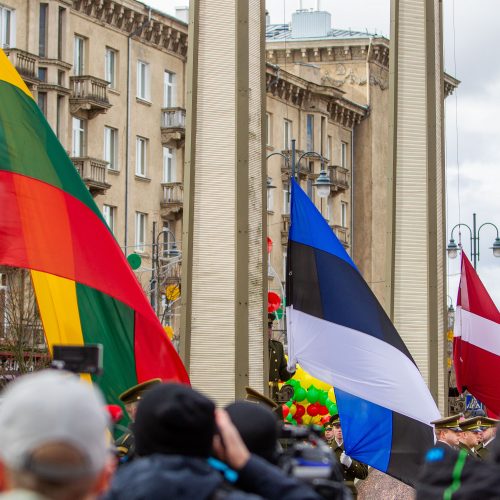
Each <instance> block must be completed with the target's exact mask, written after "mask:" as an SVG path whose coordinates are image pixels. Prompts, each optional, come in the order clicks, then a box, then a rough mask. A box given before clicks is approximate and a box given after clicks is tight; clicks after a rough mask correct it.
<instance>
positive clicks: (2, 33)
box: [0, 5, 16, 49]
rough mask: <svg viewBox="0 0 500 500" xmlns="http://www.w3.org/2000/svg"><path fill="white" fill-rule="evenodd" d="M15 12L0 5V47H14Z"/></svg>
mask: <svg viewBox="0 0 500 500" xmlns="http://www.w3.org/2000/svg"><path fill="white" fill-rule="evenodd" d="M15 31H16V29H15V12H14V11H13V10H11V9H7V7H2V6H1V5H0V48H4V49H8V48H9V47H15V46H16V42H15Z"/></svg>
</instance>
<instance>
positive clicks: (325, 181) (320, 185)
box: [313, 170, 332, 198]
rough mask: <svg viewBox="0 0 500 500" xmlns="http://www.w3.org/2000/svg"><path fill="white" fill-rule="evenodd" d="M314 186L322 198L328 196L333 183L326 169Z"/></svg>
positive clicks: (322, 171)
mask: <svg viewBox="0 0 500 500" xmlns="http://www.w3.org/2000/svg"><path fill="white" fill-rule="evenodd" d="M313 186H314V187H315V188H316V190H317V193H318V196H319V197H320V198H328V195H329V194H330V188H331V186H332V183H331V181H330V177H329V175H328V174H327V173H326V170H321V172H320V173H319V176H318V178H317V179H316V182H315V183H314V184H313Z"/></svg>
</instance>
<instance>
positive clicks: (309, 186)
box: [306, 179, 314, 202]
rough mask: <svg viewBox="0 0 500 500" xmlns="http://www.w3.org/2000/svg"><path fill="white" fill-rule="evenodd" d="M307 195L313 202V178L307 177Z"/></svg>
mask: <svg viewBox="0 0 500 500" xmlns="http://www.w3.org/2000/svg"><path fill="white" fill-rule="evenodd" d="M306 186H307V196H309V199H310V200H311V201H312V202H314V188H313V180H312V179H307V185H306Z"/></svg>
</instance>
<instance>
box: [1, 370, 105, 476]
mask: <svg viewBox="0 0 500 500" xmlns="http://www.w3.org/2000/svg"><path fill="white" fill-rule="evenodd" d="M104 405H105V403H104V400H103V398H102V396H101V394H100V392H99V391H98V389H96V388H94V387H92V386H91V385H90V384H88V383H86V382H82V381H80V379H79V378H78V377H77V376H75V375H72V374H69V373H67V372H58V371H56V370H45V371H41V372H38V373H32V374H29V375H24V376H22V377H20V378H19V379H17V380H15V381H14V382H12V383H11V384H9V385H8V387H7V388H6V389H5V390H4V391H3V393H2V404H1V406H0V456H1V459H2V461H3V462H4V463H5V464H6V465H7V466H8V467H9V468H11V469H14V470H20V471H23V470H25V471H31V472H33V473H34V474H35V475H38V476H41V477H47V478H53V479H69V478H78V477H84V476H91V475H95V474H96V473H98V472H99V471H100V470H102V468H103V467H104V465H105V462H106V457H107V453H108V448H109V447H108V441H109V439H108V434H107V432H108V431H107V425H108V416H107V413H106V410H105V406H104ZM51 443H67V444H68V445H71V446H72V448H74V449H75V450H76V451H78V452H79V453H80V454H81V455H82V458H83V461H84V462H83V463H84V465H83V466H82V467H78V468H76V467H75V466H72V467H69V466H68V467H60V466H58V467H57V468H55V467H54V465H52V466H50V465H47V466H44V464H40V463H39V461H37V462H36V463H34V462H33V460H32V455H33V452H35V451H36V450H37V449H38V448H40V447H41V446H43V445H46V444H51Z"/></svg>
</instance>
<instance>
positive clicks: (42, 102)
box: [37, 92, 47, 117]
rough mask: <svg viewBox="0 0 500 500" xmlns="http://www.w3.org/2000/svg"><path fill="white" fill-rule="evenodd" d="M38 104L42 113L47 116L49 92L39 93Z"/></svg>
mask: <svg viewBox="0 0 500 500" xmlns="http://www.w3.org/2000/svg"><path fill="white" fill-rule="evenodd" d="M37 103H38V107H39V108H40V111H41V112H42V113H43V114H44V116H45V117H46V116H47V92H38V96H37Z"/></svg>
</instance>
